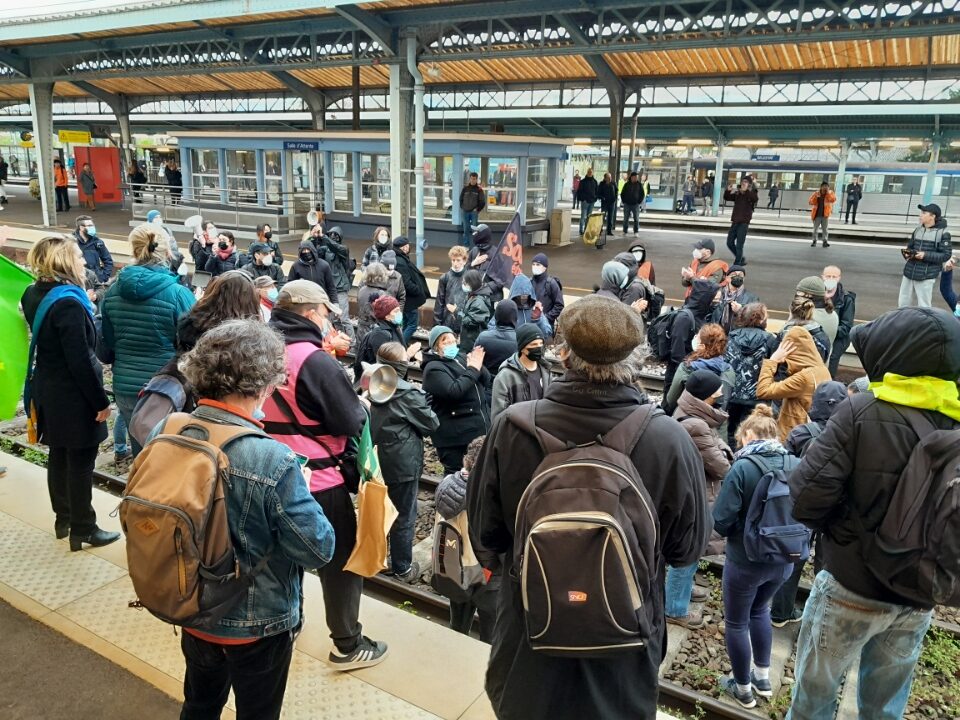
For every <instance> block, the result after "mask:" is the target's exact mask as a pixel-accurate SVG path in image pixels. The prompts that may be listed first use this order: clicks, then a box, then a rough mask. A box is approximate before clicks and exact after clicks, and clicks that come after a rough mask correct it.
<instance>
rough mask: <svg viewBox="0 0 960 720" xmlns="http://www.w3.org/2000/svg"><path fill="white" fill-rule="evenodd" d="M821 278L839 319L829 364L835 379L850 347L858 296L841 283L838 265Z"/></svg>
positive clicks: (825, 271)
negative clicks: (842, 359) (841, 361)
mask: <svg viewBox="0 0 960 720" xmlns="http://www.w3.org/2000/svg"><path fill="white" fill-rule="evenodd" d="M821 277H822V278H823V286H824V288H826V297H825V299H826V300H829V301H830V302H832V303H833V312H834V313H835V314H836V317H837V334H836V336H835V337H834V339H833V347H832V348H831V349H830V361H829V362H828V363H827V369H829V370H830V376H831V377H834V378H835V377H836V376H837V370H838V369H839V368H840V359H841V358H842V357H843V354H844V353H845V352H846V351H847V348H848V347H849V345H850V331H851V330H852V329H853V319H854V316H855V315H856V312H857V295H856V293H854V292H851V291H850V290H847V289H845V288H844V287H843V284H842V283H841V282H840V280H841V273H840V268H838V267H837V266H836V265H828V266H827V267H825V268H824V269H823V274H822V275H821ZM814 313H816V310H814Z"/></svg>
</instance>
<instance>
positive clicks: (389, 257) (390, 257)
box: [380, 250, 407, 310]
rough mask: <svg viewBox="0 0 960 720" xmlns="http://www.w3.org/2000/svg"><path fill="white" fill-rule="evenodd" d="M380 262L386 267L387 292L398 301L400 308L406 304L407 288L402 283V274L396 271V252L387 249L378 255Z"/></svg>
mask: <svg viewBox="0 0 960 720" xmlns="http://www.w3.org/2000/svg"><path fill="white" fill-rule="evenodd" d="M380 263H381V264H382V265H383V266H384V267H385V268H386V269H387V292H388V293H389V294H391V295H393V296H394V297H395V298H396V299H397V302H398V303H400V309H401V310H403V309H404V308H406V306H407V289H406V288H405V287H404V285H403V276H402V275H401V274H400V273H399V272H397V253H396V251H395V250H387V251H385V252H384V253H383V255H381V256H380Z"/></svg>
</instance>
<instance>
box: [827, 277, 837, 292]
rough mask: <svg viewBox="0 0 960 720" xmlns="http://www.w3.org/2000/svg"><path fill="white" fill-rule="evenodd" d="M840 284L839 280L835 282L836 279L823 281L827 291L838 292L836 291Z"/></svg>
mask: <svg viewBox="0 0 960 720" xmlns="http://www.w3.org/2000/svg"><path fill="white" fill-rule="evenodd" d="M838 282H839V280H834V279H832V278H831V279H830V280H826V279H825V280H824V281H823V286H824V287H825V288H826V289H827V290H836V289H837V283H838Z"/></svg>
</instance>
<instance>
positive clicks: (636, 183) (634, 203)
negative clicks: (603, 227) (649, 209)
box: [620, 172, 643, 235]
mask: <svg viewBox="0 0 960 720" xmlns="http://www.w3.org/2000/svg"><path fill="white" fill-rule="evenodd" d="M620 200H621V201H622V202H623V234H624V235H626V234H627V227H628V225H629V223H630V218H631V217H633V234H634V235H636V234H637V231H638V229H639V228H638V225H639V223H640V218H639V214H640V208H641V207H642V206H643V185H642V184H641V182H640V177H639V176H638V175H637V173H635V172H632V173H630V177H629V179H628V180H627V184H626V185H624V186H623V189H622V190H621V191H620Z"/></svg>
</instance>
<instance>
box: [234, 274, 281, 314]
mask: <svg viewBox="0 0 960 720" xmlns="http://www.w3.org/2000/svg"><path fill="white" fill-rule="evenodd" d="M221 277H223V276H222V275H221ZM253 286H254V287H255V288H256V289H257V295H258V296H259V298H260V319H261V320H263V321H264V322H270V313H271V312H273V306H274V303H276V302H277V297H279V295H280V291H279V290H277V283H275V282H274V281H273V278H272V277H270V276H269V275H261V276H260V277H258V278H257V279H256V280H254V281H253Z"/></svg>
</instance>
